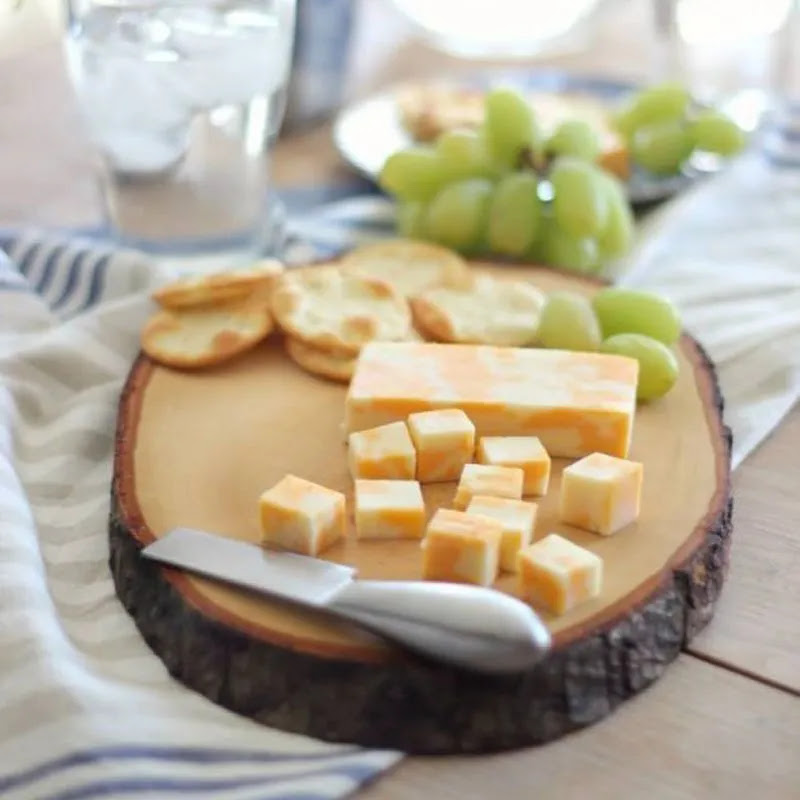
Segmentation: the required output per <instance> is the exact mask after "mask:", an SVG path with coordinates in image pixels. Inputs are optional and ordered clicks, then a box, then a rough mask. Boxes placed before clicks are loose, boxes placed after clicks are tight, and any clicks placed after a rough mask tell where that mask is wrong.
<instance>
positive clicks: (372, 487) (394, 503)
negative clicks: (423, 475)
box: [355, 480, 425, 539]
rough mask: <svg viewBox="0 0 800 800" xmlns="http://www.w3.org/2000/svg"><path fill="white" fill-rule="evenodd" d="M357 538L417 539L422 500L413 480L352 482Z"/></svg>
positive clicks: (422, 528)
mask: <svg viewBox="0 0 800 800" xmlns="http://www.w3.org/2000/svg"><path fill="white" fill-rule="evenodd" d="M355 518H356V536H357V537H358V538H359V539H421V538H422V537H423V535H424V534H425V501H424V500H423V499H422V490H421V489H420V487H419V483H418V482H417V481H368V480H357V481H356V507H355Z"/></svg>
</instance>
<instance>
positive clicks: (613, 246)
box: [597, 173, 635, 258]
mask: <svg viewBox="0 0 800 800" xmlns="http://www.w3.org/2000/svg"><path fill="white" fill-rule="evenodd" d="M601 179H602V183H603V188H604V190H605V193H606V201H607V203H608V216H607V217H606V222H605V225H604V226H603V229H602V230H601V231H600V233H598V234H597V246H598V248H599V250H600V254H601V255H602V256H604V257H606V258H619V257H620V256H621V255H624V254H625V253H627V252H628V250H630V248H631V245H632V244H633V235H634V228H635V222H634V219H633V211H631V206H630V203H629V202H628V198H627V196H626V194H625V189H624V188H623V187H622V184H621V183H620V182H619V181H618V180H617V179H616V178H614V177H613V176H612V175H609V174H608V173H604V174H603V175H602V176H601Z"/></svg>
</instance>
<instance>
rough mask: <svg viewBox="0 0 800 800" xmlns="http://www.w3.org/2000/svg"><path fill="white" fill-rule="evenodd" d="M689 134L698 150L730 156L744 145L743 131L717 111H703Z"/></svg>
mask: <svg viewBox="0 0 800 800" xmlns="http://www.w3.org/2000/svg"><path fill="white" fill-rule="evenodd" d="M690 133H691V136H692V138H693V139H694V144H695V147H697V149H698V150H706V151H707V152H709V153H717V154H718V155H721V156H732V155H734V154H735V153H738V152H739V151H740V150H741V149H742V148H743V147H744V146H745V143H746V141H747V140H746V137H745V135H744V131H743V130H742V129H741V128H740V127H739V126H738V125H737V124H736V123H735V122H734V121H733V120H732V119H731V118H730V117H726V116H725V115H724V114H721V113H720V112H719V111H704V112H703V113H702V114H699V115H698V117H697V118H696V119H695V120H694V122H693V123H692V125H691V128H690Z"/></svg>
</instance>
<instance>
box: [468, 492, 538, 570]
mask: <svg viewBox="0 0 800 800" xmlns="http://www.w3.org/2000/svg"><path fill="white" fill-rule="evenodd" d="M537 508H538V507H537V505H536V503H526V502H525V501H524V500H509V499H508V498H507V497H489V496H488V495H481V494H479V495H476V496H475V497H473V498H472V500H470V502H469V505H468V506H467V514H478V515H480V516H482V517H491V518H492V519H496V520H497V521H498V522H499V523H500V524H501V525H502V526H503V538H502V539H501V540H500V569H504V570H506V571H507V572H516V571H517V554H518V553H519V551H520V550H521V549H522V548H523V547H527V546H528V545H529V544H530V543H531V539H533V528H534V526H535V525H536V511H537Z"/></svg>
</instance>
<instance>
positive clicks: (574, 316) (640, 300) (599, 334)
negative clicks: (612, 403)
mask: <svg viewBox="0 0 800 800" xmlns="http://www.w3.org/2000/svg"><path fill="white" fill-rule="evenodd" d="M680 333H681V320H680V316H679V315H678V311H677V310H676V308H675V306H674V305H673V304H672V303H670V302H669V300H667V299H666V298H664V297H661V296H660V295H657V294H654V293H652V292H643V291H638V290H636V289H624V288H616V287H609V288H608V289H602V290H600V291H599V292H597V294H595V295H594V297H592V299H591V300H590V299H588V298H587V297H585V296H584V295H580V294H577V293H575V292H551V293H550V294H549V295H548V297H547V300H546V301H545V304H544V307H543V308H542V314H541V317H540V320H539V331H538V344H539V345H540V346H541V347H549V348H556V349H558V350H580V351H586V352H593V351H596V350H599V351H600V352H603V353H615V354H616V355H622V356H628V357H629V358H635V359H636V360H637V361H638V362H639V380H638V384H637V387H636V396H637V398H638V399H639V400H655V399H656V398H658V397H661V396H662V395H664V394H666V393H667V392H668V391H669V390H670V389H671V388H672V387H673V386H674V384H675V381H676V380H677V379H678V360H677V358H676V357H675V353H674V352H673V351H672V350H671V349H670V347H671V345H674V344H675V342H676V341H677V340H678V337H679V336H680Z"/></svg>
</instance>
